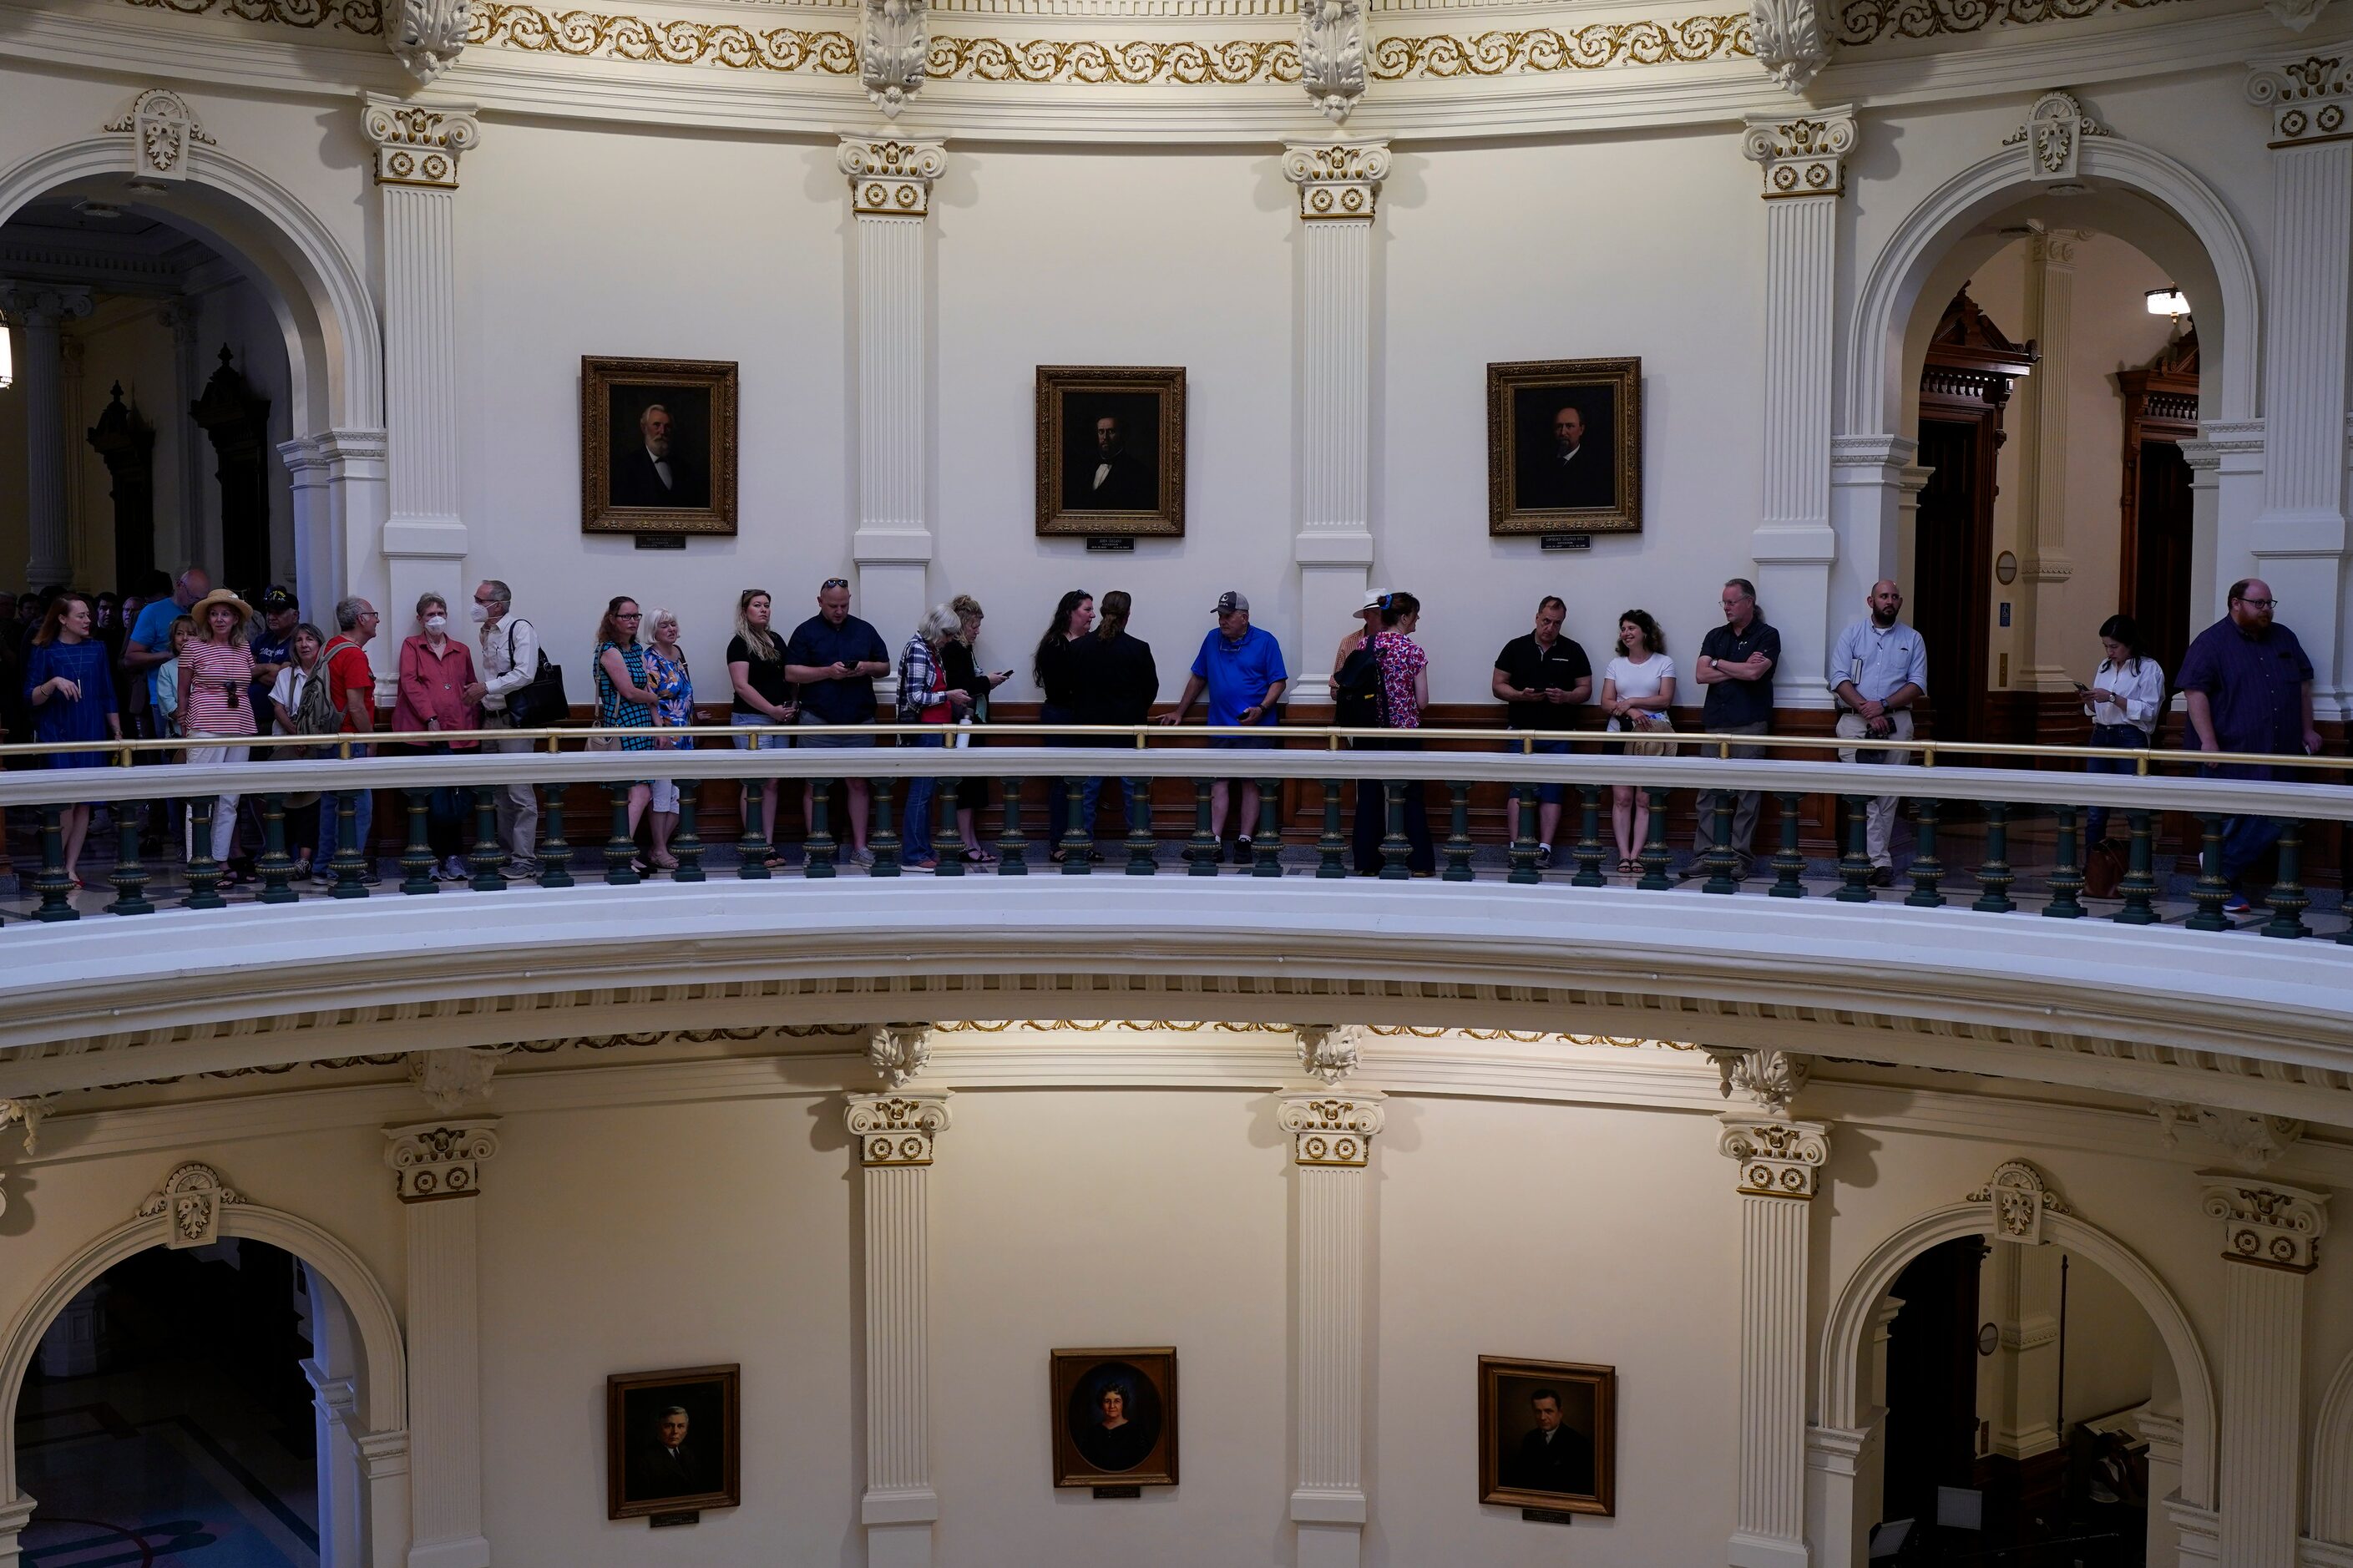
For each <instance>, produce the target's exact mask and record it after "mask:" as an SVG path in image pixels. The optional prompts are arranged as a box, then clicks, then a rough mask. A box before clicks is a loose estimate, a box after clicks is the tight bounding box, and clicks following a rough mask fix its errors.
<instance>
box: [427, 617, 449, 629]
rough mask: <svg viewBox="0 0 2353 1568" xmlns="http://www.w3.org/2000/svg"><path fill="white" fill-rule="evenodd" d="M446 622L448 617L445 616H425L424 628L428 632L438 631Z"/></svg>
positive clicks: (446, 624)
mask: <svg viewBox="0 0 2353 1568" xmlns="http://www.w3.org/2000/svg"><path fill="white" fill-rule="evenodd" d="M448 624H449V617H448V616H426V617H425V629H426V630H427V631H428V632H438V631H439V630H441V629H442V628H443V627H444V626H448Z"/></svg>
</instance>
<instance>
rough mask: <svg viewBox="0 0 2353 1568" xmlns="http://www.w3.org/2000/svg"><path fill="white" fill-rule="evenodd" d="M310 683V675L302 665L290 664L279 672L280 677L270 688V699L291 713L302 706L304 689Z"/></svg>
mask: <svg viewBox="0 0 2353 1568" xmlns="http://www.w3.org/2000/svg"><path fill="white" fill-rule="evenodd" d="M310 684H311V677H310V675H309V674H308V673H307V672H305V671H304V670H303V669H302V668H301V667H299V666H297V665H291V664H290V665H288V666H287V667H286V668H283V669H281V670H280V671H279V672H278V679H277V680H276V681H275V682H274V683H273V684H272V685H271V686H270V688H269V700H271V701H272V702H275V703H277V704H278V706H280V708H283V709H285V710H286V711H287V712H288V713H292V712H293V711H294V710H296V709H297V708H300V707H301V706H302V689H303V688H304V687H305V686H308V685H310Z"/></svg>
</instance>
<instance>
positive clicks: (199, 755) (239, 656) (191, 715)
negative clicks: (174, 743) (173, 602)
mask: <svg viewBox="0 0 2353 1568" xmlns="http://www.w3.org/2000/svg"><path fill="white" fill-rule="evenodd" d="M189 615H190V616H192V617H193V618H194V619H195V623H196V635H195V638H194V639H193V640H191V641H190V642H189V644H188V646H187V647H186V648H185V650H184V651H183V652H182V653H181V655H180V731H181V732H182V733H183V734H185V735H186V736H187V737H188V739H189V740H191V741H194V742H197V743H196V744H195V745H192V746H190V747H189V748H188V762H189V763H190V764H191V765H192V766H202V765H204V764H206V763H241V762H243V761H245V760H246V758H247V756H248V754H250V752H251V748H250V747H248V746H245V745H240V744H237V740H238V738H240V737H244V736H250V735H252V734H253V733H254V732H255V729H254V722H253V704H252V702H251V700H249V699H248V696H247V695H246V694H247V691H248V689H249V688H250V687H251V686H252V685H253V649H252V648H251V647H250V646H249V645H248V644H247V642H246V640H245V627H246V623H247V622H248V621H249V620H251V619H252V618H253V612H252V610H251V609H250V608H248V606H247V605H246V602H245V601H244V600H242V599H240V598H238V597H237V595H235V594H232V593H230V592H229V591H228V590H227V588H216V589H214V590H213V591H212V592H211V593H210V594H207V595H205V597H204V598H202V599H201V600H199V601H197V603H196V605H195V608H194V609H193V610H191V611H190V612H189ZM237 799H238V796H237V794H235V793H234V792H226V793H224V794H223V795H221V796H220V798H219V799H218V800H217V801H216V802H215V803H214V805H213V838H212V855H213V858H214V859H215V860H217V861H219V862H220V863H221V865H222V867H223V873H222V880H223V881H224V882H250V881H252V880H253V879H252V878H251V877H249V876H247V875H244V874H242V873H239V872H236V871H232V870H229V869H227V867H228V862H229V860H230V858H231V857H232V855H233V853H234V852H235V850H236V848H237ZM190 820H191V822H192V823H193V821H194V818H193V817H192V818H191V819H190ZM193 833H194V829H193V827H192V828H191V840H190V843H189V847H188V856H189V858H191V859H194V858H195V843H194V838H193Z"/></svg>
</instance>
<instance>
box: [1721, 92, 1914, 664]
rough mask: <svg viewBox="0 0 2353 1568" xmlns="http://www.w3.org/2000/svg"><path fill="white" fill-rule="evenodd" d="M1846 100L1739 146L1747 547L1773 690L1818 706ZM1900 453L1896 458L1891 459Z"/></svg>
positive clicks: (1825, 628)
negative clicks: (1748, 399) (1760, 257)
mask: <svg viewBox="0 0 2353 1568" xmlns="http://www.w3.org/2000/svg"><path fill="white" fill-rule="evenodd" d="M1854 140H1855V119H1854V110H1852V109H1850V108H1844V107H1841V108H1834V109H1820V110H1808V111H1807V112H1805V113H1804V114H1800V115H1790V114H1786V113H1785V114H1769V115H1758V116H1753V117H1751V118H1750V119H1749V121H1748V127H1747V133H1746V135H1745V136H1743V137H1742V138H1741V152H1742V153H1743V155H1745V156H1746V157H1747V158H1748V159H1749V160H1750V161H1751V162H1753V163H1757V164H1760V165H1761V166H1762V167H1763V169H1764V172H1765V205H1766V215H1765V388H1764V392H1765V395H1764V398H1763V419H1764V425H1765V430H1764V458H1765V491H1764V496H1763V498H1762V500H1763V505H1762V510H1761V512H1760V516H1759V521H1758V522H1757V529H1756V531H1755V532H1754V533H1753V534H1752V535H1751V536H1750V544H1749V552H1750V554H1751V555H1752V556H1754V557H1755V559H1756V562H1757V599H1758V601H1759V602H1760V603H1761V604H1763V605H1767V607H1768V610H1769V612H1770V614H1771V616H1772V617H1773V624H1774V625H1775V626H1778V627H1779V628H1780V629H1781V639H1782V658H1781V663H1782V666H1783V667H1784V668H1785V669H1786V670H1787V671H1788V672H1789V673H1790V674H1791V675H1793V676H1795V677H1797V678H1798V679H1785V680H1783V681H1782V682H1781V684H1780V685H1779V687H1778V689H1777V690H1778V697H1777V698H1776V700H1778V701H1780V702H1784V703H1787V704H1789V705H1791V706H1795V707H1824V706H1827V705H1828V704H1829V701H1830V699H1829V696H1828V694H1827V693H1826V692H1825V691H1824V689H1823V688H1822V683H1821V681H1820V679H1819V678H1820V675H1821V674H1822V672H1823V671H1824V670H1825V669H1827V668H1829V663H1830V649H1831V644H1830V639H1831V635H1832V625H1833V618H1834V616H1835V614H1836V613H1837V612H1836V611H1835V610H1834V608H1833V606H1832V605H1831V566H1832V564H1833V563H1835V562H1836V561H1837V559H1838V534H1837V532H1836V531H1835V530H1834V529H1833V527H1832V525H1831V361H1832V356H1833V353H1834V352H1835V350H1836V348H1837V343H1838V328H1837V324H1836V321H1835V319H1834V313H1835V305H1836V294H1837V286H1838V200H1839V194H1840V193H1841V191H1843V190H1844V189H1845V188H1846V158H1847V154H1848V153H1852V151H1853V150H1854ZM1899 460H1900V459H1899Z"/></svg>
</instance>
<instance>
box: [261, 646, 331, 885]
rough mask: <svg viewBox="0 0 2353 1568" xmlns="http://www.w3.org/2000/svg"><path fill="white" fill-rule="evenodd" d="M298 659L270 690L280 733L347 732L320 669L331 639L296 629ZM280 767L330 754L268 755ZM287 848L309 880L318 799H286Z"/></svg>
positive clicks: (303, 750) (285, 750)
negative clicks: (282, 762) (328, 641)
mask: <svg viewBox="0 0 2353 1568" xmlns="http://www.w3.org/2000/svg"><path fill="white" fill-rule="evenodd" d="M292 642H293V645H294V657H293V658H290V659H289V660H288V661H287V664H286V668H283V669H281V670H280V671H279V672H278V679H277V680H276V681H275V682H274V683H272V684H271V686H270V688H269V706H270V707H271V709H273V710H275V711H276V713H277V716H278V727H279V729H280V730H282V731H285V732H286V733H287V734H289V735H332V734H335V733H337V732H338V731H341V730H342V729H343V713H342V712H341V710H338V709H337V708H336V707H335V694H334V691H333V690H332V688H331V687H330V686H329V685H328V682H327V680H326V673H327V672H326V671H325V670H324V669H322V668H320V665H319V656H320V655H321V654H322V653H323V652H325V651H326V647H327V634H326V633H324V632H322V631H321V630H320V629H319V628H318V627H316V626H312V625H311V623H310V622H308V621H304V622H302V623H301V625H299V626H296V627H295V628H294V636H293V638H292ZM270 754H271V755H272V756H274V757H276V758H279V759H280V760H281V761H292V760H294V759H296V758H300V757H306V756H321V755H324V754H326V748H324V747H319V746H281V747H279V748H278V749H277V750H275V751H274V752H271V753H270ZM286 842H287V844H288V846H289V847H290V848H291V849H292V850H293V855H294V875H296V876H297V877H307V876H309V875H310V874H311V852H312V850H314V849H315V848H316V847H318V843H319V797H318V795H316V794H314V793H308V794H302V795H288V796H287V797H286Z"/></svg>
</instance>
